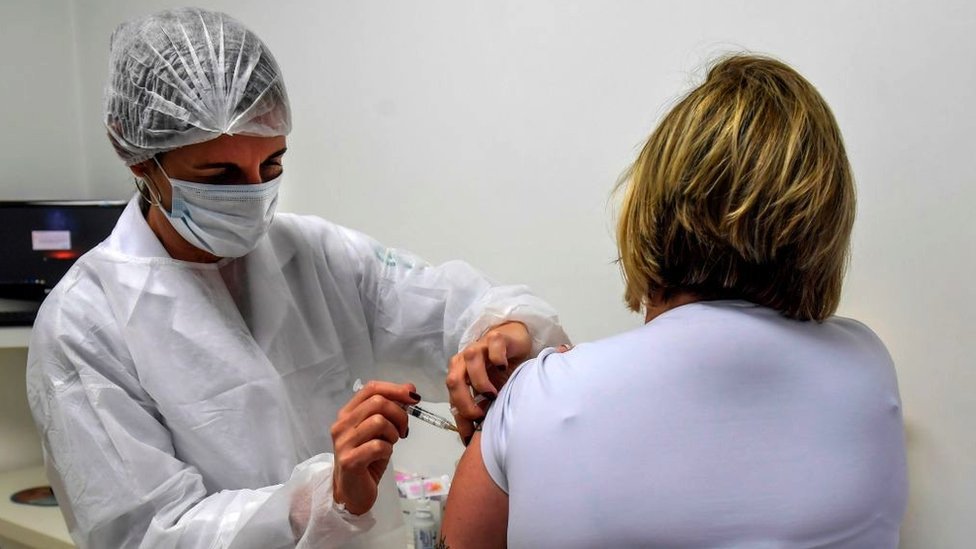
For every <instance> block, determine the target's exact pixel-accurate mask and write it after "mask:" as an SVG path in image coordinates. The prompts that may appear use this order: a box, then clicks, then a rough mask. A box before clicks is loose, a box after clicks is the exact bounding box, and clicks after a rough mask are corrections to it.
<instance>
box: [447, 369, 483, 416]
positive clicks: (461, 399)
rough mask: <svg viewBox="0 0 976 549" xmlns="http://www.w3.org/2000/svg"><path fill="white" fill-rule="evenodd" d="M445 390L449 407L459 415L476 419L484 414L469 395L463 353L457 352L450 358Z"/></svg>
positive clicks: (469, 389)
mask: <svg viewBox="0 0 976 549" xmlns="http://www.w3.org/2000/svg"><path fill="white" fill-rule="evenodd" d="M446 384H447V392H448V397H449V399H450V401H451V407H452V408H454V409H456V410H457V411H458V414H460V416H461V417H463V418H467V419H477V418H479V417H481V416H482V415H484V414H483V413H482V411H481V409H480V408H478V405H477V404H475V402H474V397H472V396H471V388H470V386H469V385H468V370H467V364H466V362H465V358H464V354H463V353H458V354H456V355H454V357H453V358H451V362H450V364H449V365H448V370H447V382H446Z"/></svg>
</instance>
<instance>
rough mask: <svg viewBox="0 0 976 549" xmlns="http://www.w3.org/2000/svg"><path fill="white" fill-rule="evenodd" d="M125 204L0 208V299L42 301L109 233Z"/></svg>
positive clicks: (2, 204) (5, 204) (11, 205)
mask: <svg viewBox="0 0 976 549" xmlns="http://www.w3.org/2000/svg"><path fill="white" fill-rule="evenodd" d="M125 205H126V203H125V202H115V201H111V202H102V201H99V202H91V201H85V202H81V201H59V202H39V201H38V202H0V298H8V299H37V300H42V299H43V298H44V296H45V295H47V293H48V292H50V291H51V289H52V288H54V285H55V284H57V283H58V281H59V280H61V277H63V276H64V274H65V273H67V272H68V269H69V268H70V267H71V265H72V264H74V262H75V261H76V260H77V259H78V258H79V257H81V255H82V254H84V253H85V252H87V251H88V250H90V249H92V248H94V247H95V246H96V245H97V244H98V243H99V242H101V241H102V240H104V239H105V238H106V237H107V236H108V235H109V234H111V232H112V228H113V227H115V222H116V221H117V220H118V219H119V216H120V215H121V214H122V210H123V209H125Z"/></svg>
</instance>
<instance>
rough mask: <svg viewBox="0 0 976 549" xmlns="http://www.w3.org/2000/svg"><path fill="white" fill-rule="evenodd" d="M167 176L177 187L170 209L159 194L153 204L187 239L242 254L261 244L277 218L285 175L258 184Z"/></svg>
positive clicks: (214, 249) (208, 248) (215, 252)
mask: <svg viewBox="0 0 976 549" xmlns="http://www.w3.org/2000/svg"><path fill="white" fill-rule="evenodd" d="M160 170H162V166H160ZM163 173H164V174H165V173H166V172H165V171H164V172H163ZM166 177H167V179H169V182H170V186H171V187H172V189H173V199H172V202H171V207H170V211H168V212H167V211H166V209H165V208H163V207H162V206H161V205H160V202H159V199H158V198H159V197H158V196H151V200H150V203H151V204H152V205H154V206H159V209H160V211H162V212H163V213H164V214H165V215H166V218H167V219H169V222H170V224H171V225H173V228H174V229H176V232H178V233H180V236H182V237H183V238H185V239H186V241H187V242H189V243H190V244H192V245H193V246H195V247H197V248H199V249H201V250H204V251H207V252H210V253H212V254H213V255H215V256H217V257H241V256H244V255H247V254H248V253H249V252H250V251H252V250H253V249H254V248H256V247H257V245H258V241H259V240H261V237H262V236H264V235H265V233H267V232H268V228H269V227H270V226H271V221H272V220H273V219H274V213H275V207H276V206H277V205H278V186H279V185H280V184H281V178H282V176H280V175H279V176H278V177H276V178H274V179H272V180H271V181H268V182H266V183H259V184H254V185H209V184H206V183H193V182H192V181H182V180H180V179H173V178H171V177H169V176H168V175H167V176H166ZM150 194H151V195H152V194H154V193H150Z"/></svg>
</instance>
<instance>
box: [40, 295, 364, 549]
mask: <svg viewBox="0 0 976 549" xmlns="http://www.w3.org/2000/svg"><path fill="white" fill-rule="evenodd" d="M54 297H55V296H54V295H53V294H52V296H51V297H49V301H52V302H51V303H45V309H46V310H45V311H43V312H42V314H41V318H40V319H39V322H38V323H37V324H36V325H35V329H34V333H33V336H32V341H31V344H30V353H29V358H28V398H29V401H30V405H31V410H32V413H33V415H34V419H35V422H36V424H37V427H38V431H39V433H40V435H41V439H42V444H43V448H44V456H45V463H46V467H47V472H48V478H49V479H50V481H51V484H52V486H53V488H54V492H55V495H56V496H57V498H58V503H59V505H60V506H61V508H62V512H63V514H64V515H65V519H66V521H67V524H68V528H69V530H70V532H71V535H72V538H73V539H74V540H75V543H76V544H77V545H78V546H79V547H81V548H99V549H100V548H105V547H113V548H114V547H119V548H129V547H143V548H218V547H229V548H234V549H250V548H254V549H258V548H261V549H267V548H278V547H296V546H297V547H303V548H304V547H338V546H340V545H342V544H343V543H345V542H346V541H348V540H349V539H351V538H352V537H353V536H356V535H357V534H359V533H361V532H363V531H365V530H368V529H369V528H370V527H371V525H372V523H373V518H372V517H371V516H370V514H366V515H363V516H359V517H357V516H353V515H350V514H348V513H345V512H344V511H341V510H339V509H336V508H335V506H334V504H333V501H332V477H331V475H332V465H333V461H332V455H331V454H320V455H318V456H315V457H313V458H311V459H309V460H308V461H306V462H304V463H301V464H299V465H298V466H297V467H295V469H294V471H293V473H292V475H291V477H290V478H289V479H288V480H287V481H286V482H284V483H283V484H279V485H274V486H265V487H255V488H254V489H243V490H224V491H218V492H216V493H213V494H210V495H207V492H208V490H207V489H206V487H205V486H204V482H203V480H202V477H201V475H200V474H199V472H198V471H197V470H196V469H195V468H194V467H192V466H190V465H188V464H187V463H184V462H182V461H181V460H180V459H179V456H178V455H177V453H176V452H175V450H174V447H173V443H172V439H171V436H170V433H169V431H168V430H167V428H166V426H165V424H164V422H163V419H162V417H161V416H160V415H159V414H158V413H157V412H156V411H155V409H154V406H153V403H152V399H151V397H150V395H147V394H146V393H145V392H144V390H143V389H142V388H141V386H140V384H139V382H138V379H136V378H135V375H134V374H133V373H132V370H131V369H130V368H127V367H126V364H125V361H126V358H127V356H128V355H127V351H126V349H125V344H124V342H122V341H121V337H120V336H119V335H118V332H117V331H115V330H114V329H113V326H112V324H111V321H110V319H108V318H107V314H106V313H100V311H99V310H97V309H92V310H91V311H89V312H88V313H87V315H88V317H89V318H92V319H95V321H94V322H92V323H91V324H87V323H86V324H85V325H84V326H80V325H77V323H71V322H63V321H62V315H61V314H59V312H60V311H59V310H58V309H59V307H58V306H59V305H60V303H57V302H56V299H52V298H54ZM45 313H47V314H45ZM99 317H103V318H99ZM103 320H104V321H107V322H101V325H99V323H100V321H103Z"/></svg>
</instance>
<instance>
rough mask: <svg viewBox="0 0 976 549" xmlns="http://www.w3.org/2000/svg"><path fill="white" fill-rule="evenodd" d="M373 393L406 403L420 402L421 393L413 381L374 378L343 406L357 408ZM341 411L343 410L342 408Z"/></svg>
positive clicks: (344, 407)
mask: <svg viewBox="0 0 976 549" xmlns="http://www.w3.org/2000/svg"><path fill="white" fill-rule="evenodd" d="M373 395H381V396H384V397H386V398H388V399H390V400H394V401H396V402H402V403H404V404H416V403H418V402H420V395H418V394H417V387H416V386H415V385H414V384H413V383H390V382H388V381H376V380H372V381H368V382H366V384H365V385H363V388H362V389H360V390H359V391H356V394H354V395H353V396H352V398H351V399H349V402H348V403H346V405H345V406H343V410H344V409H352V408H355V407H356V406H359V405H360V404H361V403H362V402H363V401H365V400H367V399H369V398H370V397H372V396H373ZM341 412H342V410H340V413H341Z"/></svg>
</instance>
